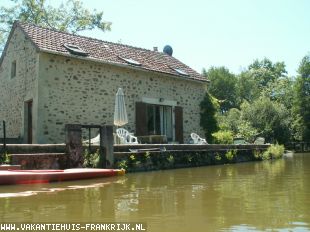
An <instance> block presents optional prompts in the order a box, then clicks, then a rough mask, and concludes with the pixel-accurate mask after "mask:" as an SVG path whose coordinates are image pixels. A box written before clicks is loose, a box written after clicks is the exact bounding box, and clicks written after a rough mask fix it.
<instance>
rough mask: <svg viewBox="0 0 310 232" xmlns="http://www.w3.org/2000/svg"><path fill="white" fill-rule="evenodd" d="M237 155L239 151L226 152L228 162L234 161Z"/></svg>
mask: <svg viewBox="0 0 310 232" xmlns="http://www.w3.org/2000/svg"><path fill="white" fill-rule="evenodd" d="M236 155H237V150H229V151H227V152H226V154H225V156H226V159H227V160H228V161H232V160H233V159H234V157H235V156H236Z"/></svg>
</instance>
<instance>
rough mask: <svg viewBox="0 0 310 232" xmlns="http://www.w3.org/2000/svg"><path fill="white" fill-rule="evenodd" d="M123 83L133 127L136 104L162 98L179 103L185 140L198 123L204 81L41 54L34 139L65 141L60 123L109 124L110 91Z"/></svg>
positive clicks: (112, 94)
mask: <svg viewBox="0 0 310 232" xmlns="http://www.w3.org/2000/svg"><path fill="white" fill-rule="evenodd" d="M120 87H121V88H123V90H124V94H125V101H126V106H127V113H128V119H129V123H128V124H127V125H126V126H125V127H126V128H127V129H128V130H129V131H131V132H135V120H136V119H135V103H136V102H139V101H142V98H143V97H148V98H157V99H158V98H164V99H167V100H171V101H175V102H177V105H178V106H181V107H183V123H184V125H183V127H184V139H185V142H186V141H188V139H189V135H190V133H191V132H193V131H195V132H196V133H198V134H203V132H202V129H201V128H200V126H199V119H200V116H199V112H200V109H199V103H200V102H201V100H202V99H203V96H204V93H205V87H206V86H205V84H203V83H201V82H196V81H184V80H183V79H182V78H181V77H180V78H177V77H173V76H167V75H164V74H158V73H152V72H145V71H141V70H138V69H137V70H135V69H133V68H126V67H118V66H115V65H107V64H102V63H97V62H92V61H88V60H82V59H75V58H70V57H63V56H58V55H52V54H46V53H45V54H44V53H41V54H40V70H39V96H40V98H39V99H40V100H39V106H38V108H39V109H40V110H39V115H38V120H39V123H38V124H39V125H40V126H39V128H38V130H37V142H38V143H62V142H64V137H65V133H64V125H65V124H74V123H77V124H90V123H92V124H101V125H102V124H113V114H114V102H115V94H116V92H117V89H118V88H120Z"/></svg>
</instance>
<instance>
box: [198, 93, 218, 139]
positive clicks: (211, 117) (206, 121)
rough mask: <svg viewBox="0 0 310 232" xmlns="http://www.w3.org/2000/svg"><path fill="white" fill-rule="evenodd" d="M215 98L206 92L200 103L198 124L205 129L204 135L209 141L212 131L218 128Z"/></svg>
mask: <svg viewBox="0 0 310 232" xmlns="http://www.w3.org/2000/svg"><path fill="white" fill-rule="evenodd" d="M217 108H218V105H217V100H216V99H214V98H213V97H212V96H211V95H210V94H209V93H208V92H207V93H206V95H205V97H204V99H203V100H202V102H201V103H200V126H201V127H202V128H203V129H204V131H205V137H206V139H207V141H208V142H209V143H211V142H212V141H213V137H212V133H214V132H216V131H217V130H218V124H217V120H216V118H215V114H216V112H217V110H218V109H217Z"/></svg>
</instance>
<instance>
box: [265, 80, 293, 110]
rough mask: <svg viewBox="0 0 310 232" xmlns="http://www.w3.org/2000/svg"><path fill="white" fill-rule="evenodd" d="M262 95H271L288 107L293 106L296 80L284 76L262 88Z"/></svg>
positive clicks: (274, 99) (270, 96)
mask: <svg viewBox="0 0 310 232" xmlns="http://www.w3.org/2000/svg"><path fill="white" fill-rule="evenodd" d="M261 96H265V97H269V98H270V99H271V100H273V101H277V102H279V103H282V104H283V105H284V106H285V107H287V108H288V109H291V108H292V106H293V99H294V80H293V79H292V78H289V77H282V78H280V79H277V80H275V81H273V82H270V83H268V85H267V86H266V87H265V88H264V89H262V91H261Z"/></svg>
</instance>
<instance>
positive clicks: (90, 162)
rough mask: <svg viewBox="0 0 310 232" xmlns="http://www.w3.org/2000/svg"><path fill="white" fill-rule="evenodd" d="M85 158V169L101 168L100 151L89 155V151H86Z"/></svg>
mask: <svg viewBox="0 0 310 232" xmlns="http://www.w3.org/2000/svg"><path fill="white" fill-rule="evenodd" d="M83 156H84V162H83V167H84V168H98V167H99V162H100V154H99V150H96V152H95V153H89V151H88V149H85V151H84V154H83Z"/></svg>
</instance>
